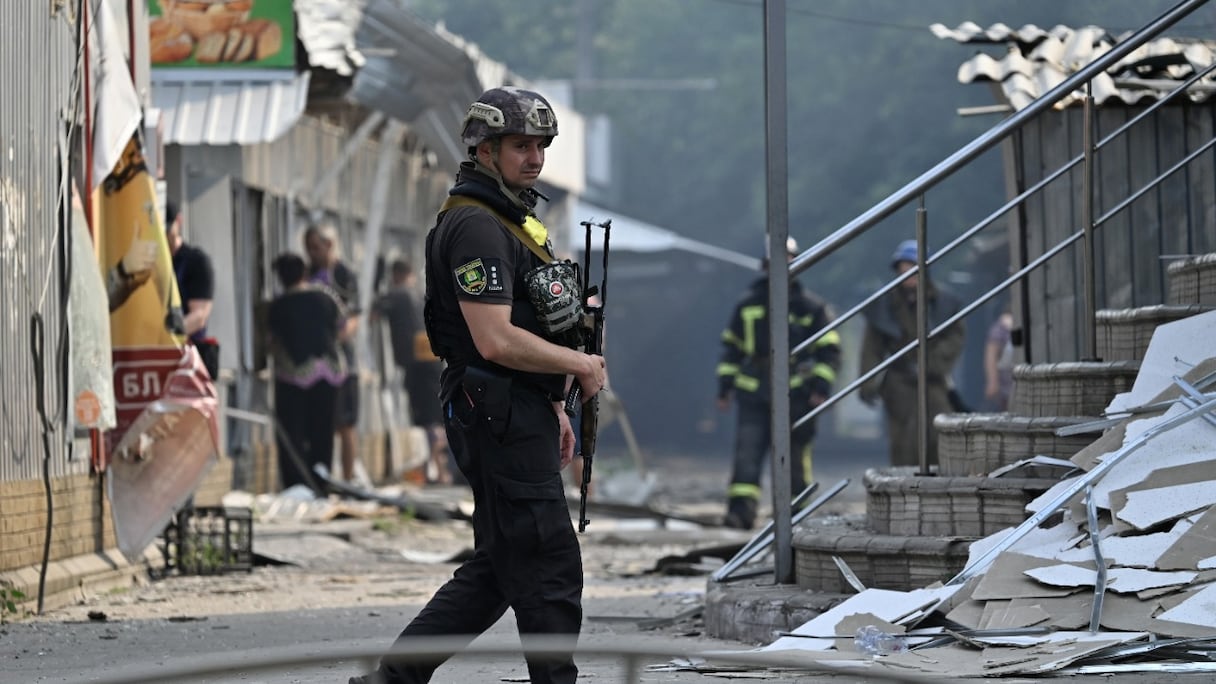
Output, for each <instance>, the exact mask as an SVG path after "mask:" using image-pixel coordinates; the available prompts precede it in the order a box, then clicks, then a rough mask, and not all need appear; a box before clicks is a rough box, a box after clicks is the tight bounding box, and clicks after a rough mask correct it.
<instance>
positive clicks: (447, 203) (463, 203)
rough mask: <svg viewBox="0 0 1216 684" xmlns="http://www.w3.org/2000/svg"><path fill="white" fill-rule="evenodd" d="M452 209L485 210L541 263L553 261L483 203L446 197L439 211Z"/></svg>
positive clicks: (528, 238)
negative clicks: (469, 208) (470, 208)
mask: <svg viewBox="0 0 1216 684" xmlns="http://www.w3.org/2000/svg"><path fill="white" fill-rule="evenodd" d="M453 207H479V208H481V209H484V210H486V211H487V212H489V213H490V215H491V216H493V217H494V218H496V219H498V221H499V223H501V224H503V225H504V226H506V227H507V230H509V231H511V234H512V235H514V236H515V237H516V238H518V239H519V241H520V242H522V243H524V246H525V247H527V248H528V249H530V250H532V253H533V254H535V255H536V256H538V257H540V260H541V263H545V264H547V263H549V262H551V261H553V255H552V254H549V252H547V251H546V250H545V249H544V248H543V247H541V246H540V245H538V244H536V241H535V240H533V239H532V237H531V236H529V235H528V234H527V233H525V232H524V228H523V226H521V225H519V224H518V223H516V222H514V221H512V220H510V219H508V218H507V217H506V216H503V215H502V214H501V213H499V212H498V211H495V209H494V208H493V207H491V206H490V205H488V204H486V203H485V202H482V201H481V200H478V199H474V198H472V197H467V196H465V195H448V198H447V199H446V200H444V202H443V206H442V207H440V208H439V211H440V212H444V211H447V210H448V209H452V208H453Z"/></svg>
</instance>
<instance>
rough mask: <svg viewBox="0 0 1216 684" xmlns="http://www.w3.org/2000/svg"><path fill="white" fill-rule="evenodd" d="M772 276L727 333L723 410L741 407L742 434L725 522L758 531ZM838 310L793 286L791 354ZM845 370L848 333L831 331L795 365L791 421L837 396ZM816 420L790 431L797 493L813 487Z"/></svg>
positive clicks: (767, 427) (790, 246)
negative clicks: (840, 371) (843, 345)
mask: <svg viewBox="0 0 1216 684" xmlns="http://www.w3.org/2000/svg"><path fill="white" fill-rule="evenodd" d="M786 252H787V254H786V257H787V258H788V259H793V258H794V256H795V255H796V254H797V253H798V245H797V243H796V242H795V241H794V239H793V238H790V239H789V242H788V243H787V244H786ZM763 269H764V274H763V275H761V276H760V277H759V278H757V279H756V280H755V281H753V282H752V284H751V285H750V286H749V287H748V289H747V292H745V293H744V295H743V298H742V299H741V300H739V303H738V304H736V305H735V308H734V310H733V311H732V312H731V316H730V320H729V321H728V322H727V326H726V330H724V331H723V332H722V359H721V361H720V362H719V363H718V408H719V410H721V411H727V410H729V409H730V405H731V400H732V399H734V400H735V403H736V404H738V410H739V412H738V418H737V425H736V429H735V458H734V466H733V468H732V470H731V478H730V485H729V488H728V490H727V502H726V516H725V518H724V519H723V524H725V525H726V526H727V527H734V528H738V529H743V530H750V529H752V527H754V526H755V524H756V511H757V510H758V508H759V506H760V493H761V490H760V477H761V475H762V474H763V470H764V463H765V457H766V455H767V454H768V452H769V451H770V449H769V445H771V444H772V404H771V401H770V395H771V393H770V391H769V386H770V385H769V365H768V364H769V354H768V352H769V343H768V339H769V330H768V328H769V321H768V259H767V258H765V260H764V266H763ZM833 318H834V316H833V315H832V312H831V309H830V308H829V307H828V305H827V304H825V303H824V302H823V301H822V300H820V299H819V298H818V297H817V296H815V295H814V294H812V293H810V292H808V291H807V290H806V289H804V288H803V287H802V285H801V284H799V283H798V281H796V280H791V281H790V294H789V331H790V349H791V350H793V348H794V347H795V346H797V345H798V344H800V343H802V342H803V341H804V340H807V339H809V338H810V337H811V336H812V335H814V334H815V333H817V332H819V331H820V330H822V329H823V328H824V327H826V326H827V325H828V324H829V323H831V322H832V320H833ZM839 365H840V335H839V334H838V333H837V332H836V331H835V330H833V331H831V332H829V333H827V334H826V335H824V336H823V337H821V338H819V339H818V340H817V341H816V342H815V344H813V345H811V347H810V348H809V349H807V350H805V351H804V352H802V353H800V354H799V355H798V358H796V359H792V360H791V365H790V389H789V391H790V420H791V422H792V421H796V420H798V419H799V418H801V417H802V416H803V415H805V414H806V412H807V411H810V410H811V409H813V408H814V407H816V406H818V405H820V404H822V403H823V402H824V401H826V400H827V398H828V397H829V396H831V394H832V385H833V383H835V382H836V369H837V368H838V367H839ZM814 437H815V421H811V422H809V423H807V424H805V425H803V426H801V427H799V428H798V429H796V430H794V431H793V432H791V434H790V489H791V490H792V491H793V492H794V494H798V493H799V492H801V491H802V490H803V489H806V487H807V483H808V480H809V479H810V473H811V440H812V439H814Z"/></svg>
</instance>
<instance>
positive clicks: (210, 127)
mask: <svg viewBox="0 0 1216 684" xmlns="http://www.w3.org/2000/svg"><path fill="white" fill-rule="evenodd" d="M308 77H309V72H307V71H305V72H303V73H299V74H296V73H293V72H290V71H288V72H286V73H282V72H279V71H269V70H268V71H265V72H249V71H239V70H232V69H229V70H219V69H216V70H198V69H191V70H185V69H178V70H161V69H156V70H153V72H152V106H153V107H156V108H157V109H160V110H161V112H162V117H163V121H164V134H165V142H166V143H175V144H178V145H256V144H258V143H263V142H270V141H272V140H275V139H277V138H278V137H279V136H281V135H283V134H284V133H286V132H287V130H288V129H289V128H291V127H292V126H293V125H295V123H296V121H297V120H299V118H300V115H301V114H303V113H304V106H305V104H306V103H307V101H308ZM229 79H231V80H229Z"/></svg>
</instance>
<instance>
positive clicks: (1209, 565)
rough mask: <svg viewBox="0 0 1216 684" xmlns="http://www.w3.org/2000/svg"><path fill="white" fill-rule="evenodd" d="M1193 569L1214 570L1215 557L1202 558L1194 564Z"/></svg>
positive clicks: (1215, 568) (1215, 564) (1215, 566)
mask: <svg viewBox="0 0 1216 684" xmlns="http://www.w3.org/2000/svg"><path fill="white" fill-rule="evenodd" d="M1195 567H1197V568H1199V569H1200V570H1216V556H1212V557H1211V558H1204V559H1203V560H1201V561H1199V562H1198V563H1196V564H1195Z"/></svg>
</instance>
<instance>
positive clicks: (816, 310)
mask: <svg viewBox="0 0 1216 684" xmlns="http://www.w3.org/2000/svg"><path fill="white" fill-rule="evenodd" d="M789 305H790V311H789V331H790V350H791V351H792V350H793V349H794V347H796V346H797V345H799V344H801V343H802V342H804V341H806V340H807V339H809V338H810V337H811V336H812V335H814V334H815V333H817V332H819V331H820V330H822V329H823V328H824V327H826V326H827V325H828V324H829V323H831V322H832V319H833V318H834V316H833V314H832V311H831V308H830V307H829V306H828V305H827V304H826V303H824V302H823V301H822V300H820V299H819V298H818V297H816V296H815V295H813V294H811V293H810V292H808V291H806V290H804V289H803V287H802V286H801V285H800V284H798V282H797V281H794V282H792V283H791V284H790V303H789ZM768 336H769V323H768V278H767V277H762V278H759V279H757V280H756V281H755V282H753V283H752V284H751V287H750V288H748V291H747V292H746V294H744V296H743V299H742V300H741V301H740V302H739V303H738V304H737V305H736V306H735V309H734V312H733V313H732V314H731V318H730V322H729V323H728V325H727V328H726V330H724V331H723V332H722V360H721V362H720V363H719V364H718V397H719V398H725V397H727V396H729V395H730V393H731V392H732V391H734V392H737V396H738V399H739V400H740V401H746V400H755V401H765V402H767V401H768V399H769V396H770V392H769V387H768V386H769V367H768V351H769V339H768ZM839 367H840V335H839V334H838V333H837V332H836V331H835V330H833V331H831V332H829V333H827V334H826V335H824V336H823V337H821V338H819V339H818V340H816V342H815V343H814V344H812V345H811V346H809V347H807V348H806V349H804V350H802V351H801V352H799V353H798V354H797V355H796V356H793V357H791V359H790V394H791V396H793V397H797V399H798V400H799V401H801V400H803V399H804V398H809V397H810V395H811V394H821V395H823V396H828V395H830V394H831V393H832V384H833V383H835V382H836V370H837V368H839Z"/></svg>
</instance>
